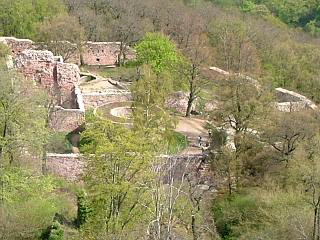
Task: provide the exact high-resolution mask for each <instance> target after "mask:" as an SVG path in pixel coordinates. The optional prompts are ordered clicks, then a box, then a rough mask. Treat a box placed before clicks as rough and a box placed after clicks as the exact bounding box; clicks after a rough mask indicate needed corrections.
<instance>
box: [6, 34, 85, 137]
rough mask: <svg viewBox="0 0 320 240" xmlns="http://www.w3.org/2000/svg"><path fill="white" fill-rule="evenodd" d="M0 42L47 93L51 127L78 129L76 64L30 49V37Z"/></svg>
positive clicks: (79, 100) (81, 114) (80, 119)
mask: <svg viewBox="0 0 320 240" xmlns="http://www.w3.org/2000/svg"><path fill="white" fill-rule="evenodd" d="M0 42H2V43H4V44H6V45H8V46H9V48H10V50H11V53H12V61H13V64H12V65H13V66H14V67H15V68H16V69H17V70H18V71H19V72H21V73H22V74H23V75H24V76H25V77H27V78H28V79H30V80H33V81H34V82H36V83H37V84H38V85H39V86H42V87H44V88H45V89H46V90H47V91H48V92H49V96H50V98H51V99H52V103H53V104H54V106H55V107H54V108H53V109H52V111H51V112H52V115H51V122H50V124H51V127H52V128H53V129H54V130H56V131H59V132H71V131H74V130H75V129H77V128H79V127H80V126H81V124H82V123H83V121H84V105H83V99H82V96H81V92H80V90H79V82H80V69H79V67H78V66H77V65H75V64H72V63H63V62H61V59H60V58H57V57H55V56H53V53H52V52H50V51H46V50H45V51H42V50H33V49H30V46H31V43H32V42H30V40H24V39H22V40H17V39H14V38H1V39H0Z"/></svg>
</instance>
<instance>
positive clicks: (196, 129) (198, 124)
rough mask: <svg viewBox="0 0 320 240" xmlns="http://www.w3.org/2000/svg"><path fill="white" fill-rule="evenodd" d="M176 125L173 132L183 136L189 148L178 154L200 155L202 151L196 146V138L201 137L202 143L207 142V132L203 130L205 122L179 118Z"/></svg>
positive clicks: (196, 119)
mask: <svg viewBox="0 0 320 240" xmlns="http://www.w3.org/2000/svg"><path fill="white" fill-rule="evenodd" d="M178 119H179V122H178V125H177V127H176V129H175V131H177V132H179V133H181V134H183V135H185V136H186V137H187V138H188V141H189V146H188V147H187V148H186V149H184V150H183V151H182V152H180V155H196V154H201V153H202V150H201V148H200V147H199V145H198V137H199V136H201V137H202V143H203V144H205V143H206V142H207V141H208V131H207V130H206V129H205V128H204V126H205V124H206V121H205V120H203V119H198V118H186V117H179V118H178Z"/></svg>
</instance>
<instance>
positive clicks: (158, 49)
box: [136, 33, 181, 75]
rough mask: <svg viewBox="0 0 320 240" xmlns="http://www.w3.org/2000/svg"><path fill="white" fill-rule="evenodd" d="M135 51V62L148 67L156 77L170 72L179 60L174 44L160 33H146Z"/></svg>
mask: <svg viewBox="0 0 320 240" xmlns="http://www.w3.org/2000/svg"><path fill="white" fill-rule="evenodd" d="M136 50H137V62H138V63H139V64H141V65H142V64H147V65H150V66H151V68H152V70H153V71H154V72H155V73H156V74H157V75H158V74H160V73H163V72H164V71H170V72H172V71H173V70H174V69H175V67H176V64H178V62H179V61H180V58H181V56H180V55H179V53H178V50H177V48H176V46H175V44H174V43H173V42H172V41H171V40H170V39H169V38H168V37H166V36H165V35H162V34H160V33H147V34H146V36H145V37H144V38H143V39H142V40H141V42H140V43H139V44H138V45H137V46H136Z"/></svg>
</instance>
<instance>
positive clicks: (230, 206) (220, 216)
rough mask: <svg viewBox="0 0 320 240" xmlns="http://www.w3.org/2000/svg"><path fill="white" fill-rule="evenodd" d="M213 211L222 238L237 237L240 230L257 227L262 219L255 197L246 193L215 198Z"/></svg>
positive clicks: (239, 234)
mask: <svg viewBox="0 0 320 240" xmlns="http://www.w3.org/2000/svg"><path fill="white" fill-rule="evenodd" d="M213 213H214V218H215V223H216V227H217V231H218V233H219V235H220V236H221V238H222V239H239V237H240V236H241V231H242V230H244V229H254V228H257V227H258V226H259V224H260V222H261V219H263V218H262V215H261V213H260V211H259V205H258V203H257V201H256V199H255V198H253V197H251V196H247V195H246V196H244V195H233V196H231V197H228V198H223V199H217V200H216V201H215V203H214V205H213Z"/></svg>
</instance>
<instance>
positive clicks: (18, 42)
mask: <svg viewBox="0 0 320 240" xmlns="http://www.w3.org/2000/svg"><path fill="white" fill-rule="evenodd" d="M0 42H3V43H5V44H7V45H8V46H9V47H10V49H11V54H12V55H14V56H16V55H18V54H20V53H22V52H23V51H24V50H27V49H33V48H34V47H35V44H34V42H33V41H31V40H29V39H17V38H15V37H0Z"/></svg>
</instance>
